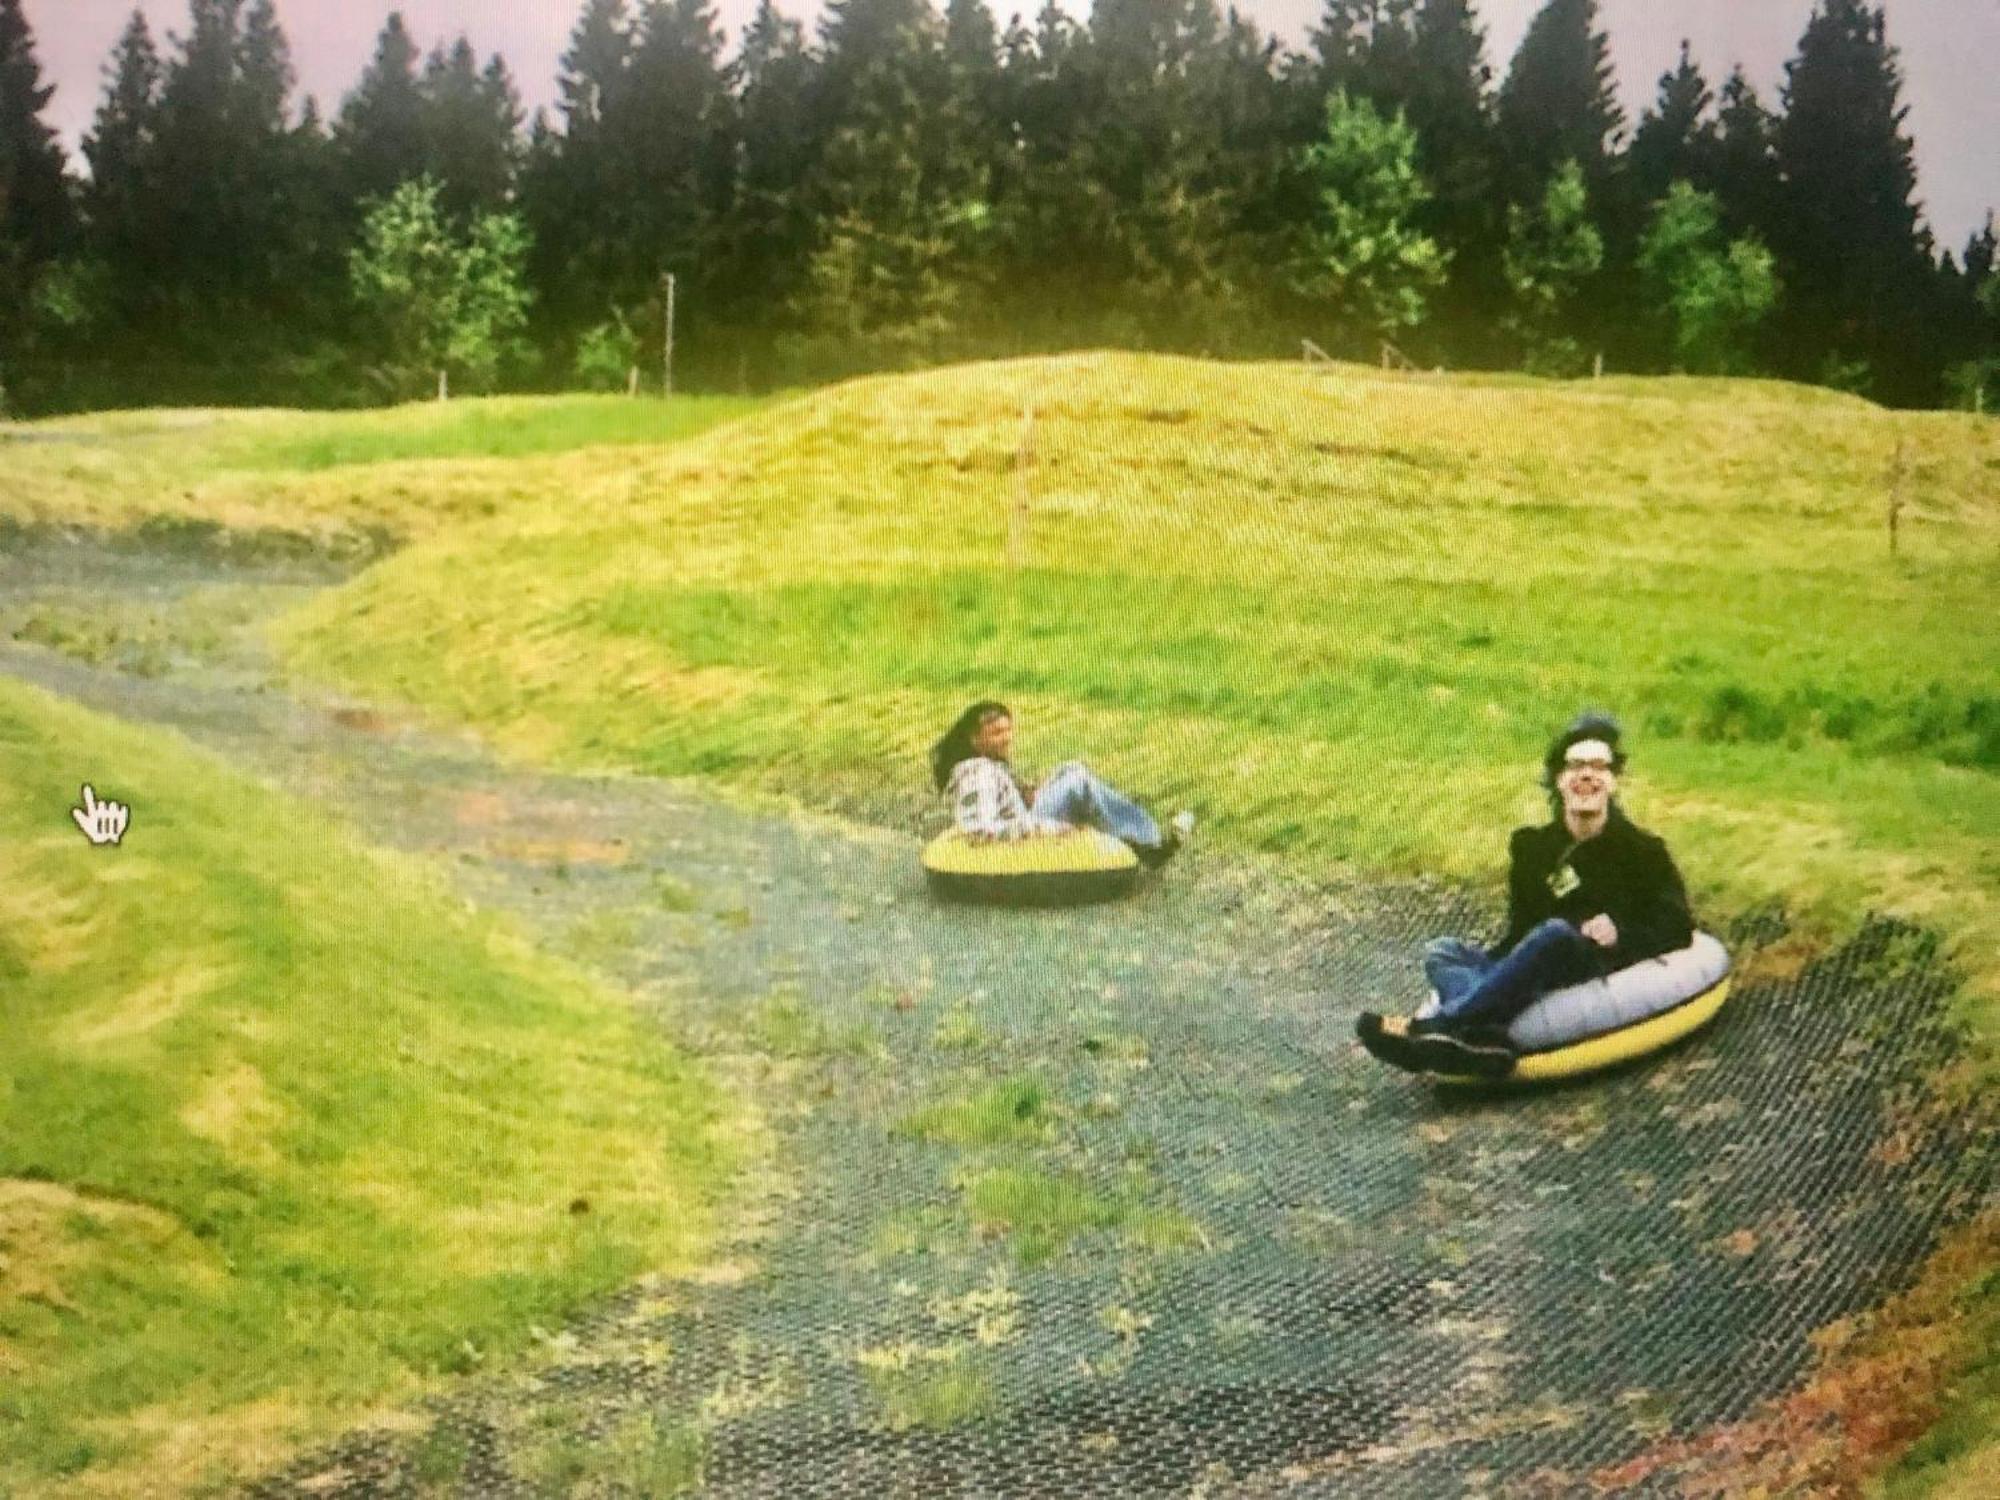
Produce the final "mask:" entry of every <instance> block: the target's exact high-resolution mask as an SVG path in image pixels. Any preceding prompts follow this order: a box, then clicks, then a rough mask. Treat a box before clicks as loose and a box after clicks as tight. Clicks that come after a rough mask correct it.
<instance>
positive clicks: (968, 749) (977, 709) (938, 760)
mask: <svg viewBox="0 0 2000 1500" xmlns="http://www.w3.org/2000/svg"><path fill="white" fill-rule="evenodd" d="M1013 717H1014V715H1013V713H1012V711H1011V710H1009V709H1008V707H1007V705H1006V704H1004V703H995V702H994V701H993V700H992V699H991V698H982V699H980V700H979V702H977V703H975V704H973V705H972V707H970V708H968V709H967V710H966V711H965V712H964V713H962V714H960V715H959V716H958V719H957V720H956V722H954V723H953V724H952V726H951V728H949V729H947V730H946V731H945V732H944V738H943V739H941V740H939V741H938V742H937V743H936V744H935V745H933V746H931V779H932V780H933V781H935V782H936V783H937V789H938V790H939V791H943V790H944V788H945V783H946V782H948V781H950V780H951V773H952V772H953V771H956V770H957V769H958V763H959V762H960V761H962V760H971V759H972V758H973V757H974V756H976V755H977V754H978V753H979V752H978V751H976V750H974V749H973V748H972V737H973V735H975V734H977V733H978V732H979V726H980V725H981V724H984V723H985V722H986V721H987V720H988V719H994V718H1007V719H1011V718H1013Z"/></svg>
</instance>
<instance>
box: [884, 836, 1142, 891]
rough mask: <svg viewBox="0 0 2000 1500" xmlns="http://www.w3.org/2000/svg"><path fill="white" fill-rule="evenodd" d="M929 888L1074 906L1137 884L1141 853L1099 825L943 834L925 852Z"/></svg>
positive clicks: (926, 879)
mask: <svg viewBox="0 0 2000 1500" xmlns="http://www.w3.org/2000/svg"><path fill="white" fill-rule="evenodd" d="M920 862H921V864H922V865H923V868H924V879H925V881H926V882H927V883H928V884H929V886H930V888H931V891H932V892H933V893H934V894H935V895H937V896H938V897H940V898H941V899H943V900H947V901H983V902H991V903H995V904H998V905H1003V906H1076V905H1084V904H1088V903H1090V902H1093V901H1111V900H1115V899H1116V898H1118V897H1119V896H1122V895H1124V894H1125V893H1126V892H1128V891H1130V890H1131V889H1132V885H1133V882H1134V881H1135V880H1137V878H1138V874H1139V857H1138V855H1136V854H1134V853H1133V852H1132V850H1131V849H1130V848H1129V847H1128V846H1126V845H1125V844H1124V843H1122V842H1120V841H1119V840H1117V839H1115V838H1113V837H1112V836H1111V835H1110V834H1108V833H1099V832H1098V831H1097V830H1096V829H1094V828H1078V829H1076V830H1074V831H1073V832H1070V833H1060V834H1046V835H1043V836H1041V837H1038V838H1026V839H988V840H974V839H971V838H968V837H967V836H966V835H964V834H963V833H960V832H959V831H958V830H957V829H955V828H954V829H952V830H950V831H949V832H946V833H941V834H939V835H938V836H937V837H936V838H934V839H932V840H931V841H930V843H928V844H926V845H925V846H924V852H923V854H922V856H921V857H920Z"/></svg>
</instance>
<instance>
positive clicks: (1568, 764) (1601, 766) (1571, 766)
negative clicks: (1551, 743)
mask: <svg viewBox="0 0 2000 1500" xmlns="http://www.w3.org/2000/svg"><path fill="white" fill-rule="evenodd" d="M1563 769H1564V770H1565V771H1595V772H1597V773H1598V774H1599V775H1600V776H1601V775H1604V774H1606V773H1608V772H1609V771H1610V770H1611V762H1610V761H1608V760H1577V759H1570V760H1565V761H1564V762H1563Z"/></svg>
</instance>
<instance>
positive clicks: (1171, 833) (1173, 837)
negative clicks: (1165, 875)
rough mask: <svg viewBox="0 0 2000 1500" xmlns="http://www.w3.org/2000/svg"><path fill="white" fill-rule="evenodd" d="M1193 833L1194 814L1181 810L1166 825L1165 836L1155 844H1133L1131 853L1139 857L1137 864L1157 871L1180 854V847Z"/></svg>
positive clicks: (1184, 809)
mask: <svg viewBox="0 0 2000 1500" xmlns="http://www.w3.org/2000/svg"><path fill="white" fill-rule="evenodd" d="M1193 832H1194V814H1193V813H1192V812H1189V811H1188V810H1187V809H1186V808H1182V809H1181V810H1180V811H1179V812H1177V813H1175V814H1174V820H1173V822H1171V823H1169V824H1168V825H1167V836H1166V837H1165V838H1164V839H1162V840H1161V841H1160V842H1159V843H1157V844H1134V845H1133V846H1132V852H1133V853H1134V854H1136V855H1138V856H1139V863H1140V864H1142V865H1144V866H1145V867H1146V868H1147V869H1149V870H1157V869H1159V868H1160V866H1161V865H1163V864H1165V863H1166V862H1167V861H1168V860H1170V859H1172V858H1173V857H1174V856H1175V855H1176V854H1178V853H1180V852H1181V846H1182V845H1183V844H1185V843H1186V842H1187V841H1188V837H1189V836H1190V835H1191V834H1192V833H1193Z"/></svg>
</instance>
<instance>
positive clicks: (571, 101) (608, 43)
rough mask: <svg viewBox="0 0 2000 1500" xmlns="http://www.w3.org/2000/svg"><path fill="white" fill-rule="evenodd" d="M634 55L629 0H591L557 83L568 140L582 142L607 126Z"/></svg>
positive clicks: (572, 33) (573, 34) (581, 19)
mask: <svg viewBox="0 0 2000 1500" xmlns="http://www.w3.org/2000/svg"><path fill="white" fill-rule="evenodd" d="M631 50H632V26H631V21H630V18H629V17H628V16H627V15H626V11H625V0H587V3H586V4H585V5H584V8H583V14H582V15H581V16H579V17H578V18H577V23H576V27H575V29H574V30H572V31H571V32H570V39H569V51H567V52H565V53H564V54H563V56H562V72H561V73H560V74H559V75H558V78H557V88H558V90H559V92H560V93H561V96H562V112H563V133H564V135H565V137H566V138H568V139H569V140H572V141H578V140H582V139H584V138H586V137H588V136H589V135H590V134H591V132H592V131H593V130H594V129H595V127H596V126H597V125H598V123H599V122H600V121H602V119H603V118H604V114H605V111H606V110H607V109H608V108H609V107H610V105H611V101H612V100H613V99H614V98H615V97H616V95H617V93H618V88H619V85H620V83H622V82H623V80H624V77H625V65H626V62H627V60H628V59H629V57H630V55H631Z"/></svg>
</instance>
